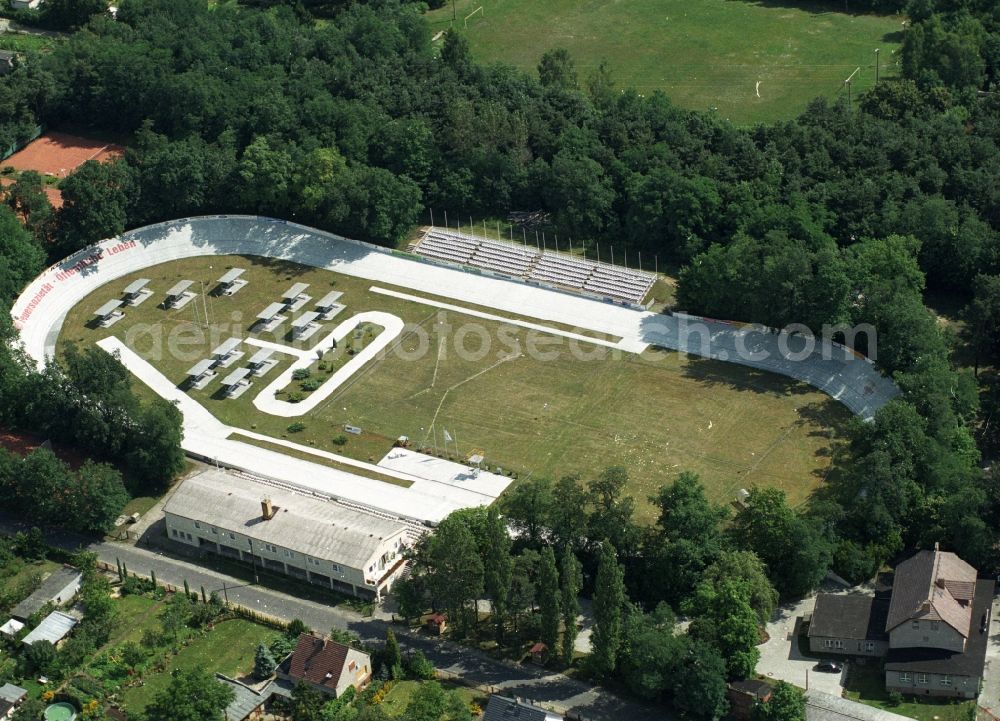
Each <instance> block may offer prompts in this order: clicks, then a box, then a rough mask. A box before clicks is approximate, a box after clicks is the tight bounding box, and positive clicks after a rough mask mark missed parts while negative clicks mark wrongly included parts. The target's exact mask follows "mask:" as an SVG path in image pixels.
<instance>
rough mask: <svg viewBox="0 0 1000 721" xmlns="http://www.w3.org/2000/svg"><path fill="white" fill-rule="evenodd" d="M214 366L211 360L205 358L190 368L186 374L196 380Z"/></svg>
mask: <svg viewBox="0 0 1000 721" xmlns="http://www.w3.org/2000/svg"><path fill="white" fill-rule="evenodd" d="M214 365H215V361H214V360H212V359H211V358H205V359H203V360H200V361H198V362H197V363H195V364H194V365H193V366H191V368H190V369H189V370H188V373H187V374H188V376H189V377H191V376H193V377H195V378H198V377H200V376H203V375H205V374H206V373H208V372H209V371H210V370H212V366H214Z"/></svg>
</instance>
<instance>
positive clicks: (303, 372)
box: [292, 368, 312, 381]
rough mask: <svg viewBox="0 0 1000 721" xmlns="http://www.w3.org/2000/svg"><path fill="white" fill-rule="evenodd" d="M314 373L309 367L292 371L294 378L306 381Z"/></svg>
mask: <svg viewBox="0 0 1000 721" xmlns="http://www.w3.org/2000/svg"><path fill="white" fill-rule="evenodd" d="M311 375H312V371H310V370H309V369H308V368H299V369H298V370H296V371H293V372H292V380H296V381H304V380H305V379H306V378H308V377H309V376H311Z"/></svg>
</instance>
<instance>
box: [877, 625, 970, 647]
mask: <svg viewBox="0 0 1000 721" xmlns="http://www.w3.org/2000/svg"><path fill="white" fill-rule="evenodd" d="M889 647H890V648H944V649H947V650H949V651H958V652H962V651H964V650H965V637H964V636H963V635H962V634H960V633H959V632H958V631H956V630H955V629H953V628H952V627H951V626H949V625H948V624H947V623H945V622H944V621H906V622H905V623H901V624H900V625H898V626H897V627H896V628H894V629H892V631H890V632H889Z"/></svg>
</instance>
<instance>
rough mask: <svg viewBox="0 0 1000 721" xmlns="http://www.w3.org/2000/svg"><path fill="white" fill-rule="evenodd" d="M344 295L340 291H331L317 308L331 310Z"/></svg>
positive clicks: (320, 301) (321, 299)
mask: <svg viewBox="0 0 1000 721" xmlns="http://www.w3.org/2000/svg"><path fill="white" fill-rule="evenodd" d="M343 294H344V293H343V291H339V290H331V291H330V292H329V293H327V294H326V295H324V296H323V297H322V298H320V300H319V302H318V303H317V304H316V307H317V308H329V307H330V306H331V305H333V304H334V303H336V302H337V301H338V300H340V296H342V295H343Z"/></svg>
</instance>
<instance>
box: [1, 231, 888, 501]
mask: <svg viewBox="0 0 1000 721" xmlns="http://www.w3.org/2000/svg"><path fill="white" fill-rule="evenodd" d="M213 255H258V256H265V257H269V258H276V259H281V260H288V261H294V262H297V263H301V264H303V265H309V266H315V267H320V268H327V269H329V270H332V271H336V272H338V273H345V274H347V275H352V276H356V277H360V278H366V279H369V280H372V281H377V282H379V283H385V284H391V285H396V286H399V287H403V288H408V289H410V290H413V291H415V292H416V293H417V294H421V293H423V294H428V295H433V296H437V297H444V298H447V299H451V300H454V301H456V305H459V306H461V305H463V304H473V305H477V306H485V307H488V308H494V309H497V310H500V311H505V312H508V313H513V314H517V315H520V316H525V317H528V318H533V319H537V320H539V321H542V322H544V321H549V322H556V323H561V324H566V325H569V326H575V327H579V328H583V329H586V330H590V331H596V332H600V333H606V334H609V335H612V336H617V337H619V338H621V340H620V341H618V342H617V343H616V345H617V347H619V348H620V349H621V350H624V351H628V352H635V353H638V352H642V351H643V350H645V349H646V348H648V347H649V346H651V345H654V346H660V347H664V348H667V349H671V350H677V351H684V352H688V353H692V354H695V355H699V356H704V357H708V358H714V359H717V360H723V361H728V362H735V363H741V364H743V365H746V366H749V367H752V368H757V369H760V370H765V371H770V372H773V373H779V374H781V375H785V376H789V377H791V378H795V379H797V380H800V381H803V382H805V383H807V384H809V385H811V386H814V387H816V388H818V389H820V390H822V391H824V392H825V393H827V394H829V395H830V396H831V397H833V398H835V399H836V400H838V401H840V402H841V403H843V404H844V405H845V406H847V407H848V408H849V409H850V410H851V411H852V412H853V413H855V414H857V415H859V416H861V417H863V418H866V419H869V418H871V417H872V416H873V415H874V413H875V412H876V411H877V410H878V409H879V408H881V407H882V406H883V405H885V404H886V403H887V402H888V401H889V400H891V399H892V398H893V397H894V396H896V395H897V394H898V393H899V390H898V389H897V388H896V386H895V384H893V383H892V381H890V380H889V379H887V378H885V377H884V376H882V375H881V374H880V373H879V372H878V370H876V368H875V367H874V366H873V365H871V364H870V363H869V362H868V361H866V360H864V359H859V358H857V357H855V356H853V355H850V354H846V353H845V352H844V351H843V349H840V348H839V347H834V346H831V345H829V344H826V345H825V346H820V347H818V348H817V349H815V350H813V351H812V352H809V353H800V351H801V350H802V348H803V346H804V344H805V342H806V341H805V340H804V339H802V338H800V337H789V336H788V335H785V334H779V335H775V334H772V333H769V332H765V331H761V330H758V329H754V328H748V327H742V326H740V325H738V324H732V323H726V322H722V321H714V320H707V319H697V318H690V317H686V316H680V315H675V316H668V315H660V314H656V313H649V312H646V311H642V310H638V309H635V308H631V307H625V306H621V305H614V304H611V303H605V302H601V301H599V300H594V299H590V298H585V297H582V296H578V295H573V294H570V293H565V292H561V291H557V290H553V289H548V288H543V287H539V286H536V285H529V284H526V283H523V282H517V281H513V280H509V279H504V278H502V277H499V276H491V275H482V274H478V273H469V272H466V271H462V270H459V269H457V268H453V267H446V266H444V265H438V264H435V263H429V262H422V261H418V260H414V259H412V258H410V257H406V256H403V255H401V254H398V253H393V252H391V251H388V250H386V249H384V248H378V247H376V246H371V245H368V244H365V243H359V242H357V241H353V240H349V239H345V238H342V237H340V236H336V235H332V234H330V233H325V232H322V231H318V230H314V229H310V228H306V227H304V226H300V225H296V224H294V223H288V222H285V221H280V220H273V219H269V218H262V217H256V216H210V217H199V218H186V219H183V220H177V221H170V222H166V223H160V224H157V225H152V226H147V227H144V228H139V229H136V230H133V231H130V232H128V233H125V234H123V235H122V236H121V237H119V238H114V239H110V240H105V241H102V242H100V243H97V244H95V245H93V246H90V247H89V248H86V249H84V250H82V251H80V252H78V253H75V254H74V255H72V256H70V257H69V258H67V259H65V260H64V261H62V262H60V263H58V264H56V265H54V266H51V267H50V268H48V269H46V270H45V271H44V272H43V273H42V274H41V275H40V276H39V277H38V278H36V279H35V280H34V281H32V282H31V283H30V284H29V285H28V287H27V288H25V290H24V292H23V293H22V294H21V296H20V297H19V298H18V299H17V301H16V302H15V304H14V307H13V310H12V315H13V316H14V322H15V326H16V327H17V328H18V329H19V330H20V335H21V340H22V343H23V344H24V348H25V350H26V352H27V353H28V354H29V355H30V356H31V357H32V358H34V359H36V360H37V361H38V362H44V361H45V359H46V358H47V357H51V356H52V354H53V353H54V351H55V344H56V340H57V339H58V336H59V331H60V329H61V327H62V323H63V320H64V318H65V317H66V314H67V313H68V311H69V310H70V309H71V308H72V307H73V306H75V305H76V304H77V303H79V302H80V301H81V300H83V298H85V297H86V296H87V295H89V294H90V293H91V292H92V291H94V290H95V289H97V288H98V287H99V286H101V285H104V284H105V283H107V282H109V281H111V280H114V279H116V278H120V277H122V276H124V275H126V274H129V273H132V272H135V271H138V270H141V269H143V268H146V267H148V266H151V265H157V264H159V263H164V262H167V261H170V260H176V259H180V258H190V257H198V256H213ZM111 295H114V293H112V294H111ZM110 297H111V296H109V298H110ZM692 324H695V325H692ZM824 351H825V352H824ZM800 356H801V357H800ZM825 356H827V357H825ZM185 430H186V431H189V432H186V433H185V448H186V449H187V450H189V451H192V452H197V451H194V450H193V448H192V447H191V446H192V444H194V443H195V440H194V436H196V435H197V434H198V431H199V428H198V427H197V426H192V427H191V428H188V423H187V421H185ZM202 430H203V429H202ZM216 440H217V442H216V443H215V445H214V447H213V450H214V451H216V452H217V453H216V455H215V456H214V457H216V458H218V460H219V462H220V463H225V464H227V465H233V466H234V467H238V468H242V467H246V465H247V463H248V462H249V461H248V459H247V450H246V449H248V448H251V447H250V446H248V445H246V444H242V443H238V442H235V441H229V440H225V439H224V438H223V439H216ZM258 450H260V452H261V453H269V454H270V455H271V456H277V457H278V458H283V456H279V455H278V454H275V453H273V452H268V451H263V450H262V449H258ZM230 456H232V457H231V458H230ZM276 465H277V464H276V463H275V460H274V458H270V459H268V460H267V463H266V467H267V469H271V468H272V467H274V466H276ZM310 465H313V464H310ZM314 468H316V469H321V468H323V467H321V466H314ZM250 470H254V469H252V468H251V469H250ZM256 470H257V471H258V472H261V473H266V474H268V475H274V474H273V473H271V472H270V470H266V469H263V468H262V469H256ZM278 477H279V478H280V477H281V476H278ZM299 477H300V478H301V475H300V476H299ZM365 485H366V486H368V487H370V486H371V485H372V484H365ZM465 500H467V499H465ZM438 501H440V499H438ZM438 501H435V502H434V503H429V505H428V506H427V508H426V509H424V510H422V511H421V513H416V509H415V508H414V507H412V506H410V505H409V504H406V507H405V508H399V507H396V504H392V505H393V506H394V507H393V508H389V509H387V510H391V511H393V512H396V511H400V512H401V515H405V516H412V517H421V518H426V519H429V520H436V518H434V516H439V515H440V514H441V513H443V512H444V511H446V510H447V506H449V505H452V504H451V503H441V502H438ZM359 502H366V503H370V504H372V505H375V506H378V507H382V506H379V503H378V502H377V501H373V500H371V499H368V500H367V501H359ZM455 502H459V501H458V499H455ZM456 507H461V506H456ZM444 515H447V514H446V513H444ZM440 517H443V516H440Z"/></svg>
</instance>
